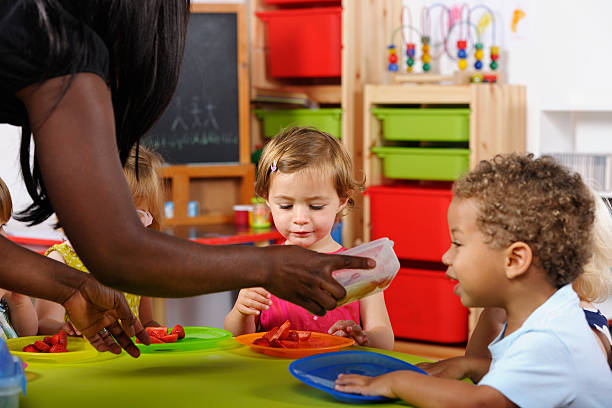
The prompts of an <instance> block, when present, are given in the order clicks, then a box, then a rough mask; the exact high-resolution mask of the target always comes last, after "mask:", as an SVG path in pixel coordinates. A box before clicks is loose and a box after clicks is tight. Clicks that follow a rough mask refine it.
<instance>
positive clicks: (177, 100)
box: [171, 97, 189, 132]
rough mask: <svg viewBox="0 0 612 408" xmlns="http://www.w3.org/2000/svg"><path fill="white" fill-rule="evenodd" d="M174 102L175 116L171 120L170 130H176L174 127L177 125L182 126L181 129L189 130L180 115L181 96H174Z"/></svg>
mask: <svg viewBox="0 0 612 408" xmlns="http://www.w3.org/2000/svg"><path fill="white" fill-rule="evenodd" d="M174 100H175V103H176V113H177V116H175V117H174V120H173V121H172V127H171V130H172V131H173V132H176V128H177V127H179V125H180V126H181V127H182V128H183V130H189V128H188V127H187V124H186V123H185V121H184V120H183V117H182V116H181V110H182V109H181V98H180V97H176V98H174Z"/></svg>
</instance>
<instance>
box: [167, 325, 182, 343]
mask: <svg viewBox="0 0 612 408" xmlns="http://www.w3.org/2000/svg"><path fill="white" fill-rule="evenodd" d="M170 334H178V338H179V340H180V339H184V338H185V329H183V326H181V325H180V324H177V325H176V326H174V327H173V328H172V331H171V332H170Z"/></svg>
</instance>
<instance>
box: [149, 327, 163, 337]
mask: <svg viewBox="0 0 612 408" xmlns="http://www.w3.org/2000/svg"><path fill="white" fill-rule="evenodd" d="M145 331H146V332H147V334H148V335H149V336H150V337H157V338H158V339H161V338H162V337H164V336H167V335H168V328H167V327H145Z"/></svg>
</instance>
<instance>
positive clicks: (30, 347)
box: [23, 344, 40, 353]
mask: <svg viewBox="0 0 612 408" xmlns="http://www.w3.org/2000/svg"><path fill="white" fill-rule="evenodd" d="M23 351H25V352H26V353H40V351H39V350H38V349H37V348H36V347H34V345H33V344H28V345H27V346H25V347H24V348H23Z"/></svg>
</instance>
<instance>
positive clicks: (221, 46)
mask: <svg viewBox="0 0 612 408" xmlns="http://www.w3.org/2000/svg"><path fill="white" fill-rule="evenodd" d="M240 29H241V30H245V26H244V24H241V25H240ZM187 31H188V32H187V43H186V45H185V56H184V62H183V65H182V68H181V77H180V79H179V82H178V85H177V89H176V92H175V95H174V97H173V99H172V100H171V102H170V104H169V105H168V108H167V110H166V112H165V113H164V114H163V115H162V117H161V118H160V119H159V120H158V122H157V123H156V124H155V126H154V127H153V128H152V129H151V131H150V132H149V136H148V137H147V140H146V141H145V144H146V145H147V146H150V147H151V148H153V149H155V150H157V151H158V152H159V153H160V154H162V156H163V157H164V159H165V160H166V162H168V163H171V164H182V163H190V164H195V163H236V162H240V160H241V159H242V156H241V154H242V150H245V147H246V150H247V153H248V127H246V125H244V122H242V121H244V120H246V121H248V117H247V118H246V119H240V112H243V111H246V112H248V97H247V98H243V99H244V101H243V100H242V99H240V101H239V92H238V90H239V82H240V81H239V75H238V74H239V72H240V73H241V75H243V76H241V77H240V78H244V75H246V74H248V73H245V72H244V71H243V70H242V68H241V67H242V65H239V61H243V60H244V58H245V57H244V56H240V58H239V54H238V40H237V39H238V15H237V13H235V12H231V11H228V12H219V13H216V12H210V13H209V12H205V11H204V12H201V13H193V14H192V16H191V19H190V22H189V27H188V30H187ZM241 81H242V82H244V80H241ZM240 83H241V82H240ZM241 86H244V84H242V85H241ZM246 94H248V92H247V93H246ZM247 116H248V115H247ZM243 128H245V129H246V130H245V129H243ZM243 133H244V135H243ZM241 149H242V150H241ZM246 159H247V160H248V154H247V155H246Z"/></svg>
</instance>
